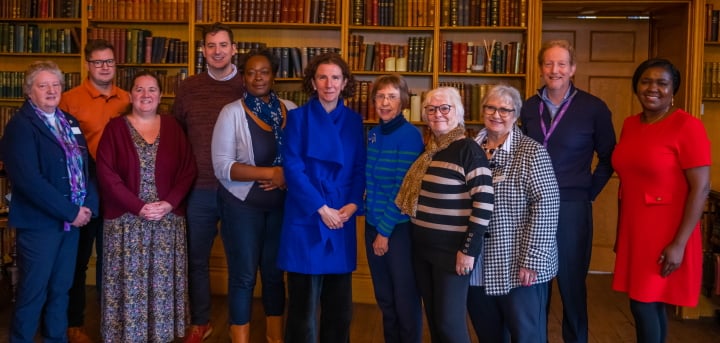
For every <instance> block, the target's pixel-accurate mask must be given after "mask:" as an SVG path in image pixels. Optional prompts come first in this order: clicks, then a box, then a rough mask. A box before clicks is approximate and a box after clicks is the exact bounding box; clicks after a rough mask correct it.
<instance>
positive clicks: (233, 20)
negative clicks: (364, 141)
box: [0, 0, 540, 302]
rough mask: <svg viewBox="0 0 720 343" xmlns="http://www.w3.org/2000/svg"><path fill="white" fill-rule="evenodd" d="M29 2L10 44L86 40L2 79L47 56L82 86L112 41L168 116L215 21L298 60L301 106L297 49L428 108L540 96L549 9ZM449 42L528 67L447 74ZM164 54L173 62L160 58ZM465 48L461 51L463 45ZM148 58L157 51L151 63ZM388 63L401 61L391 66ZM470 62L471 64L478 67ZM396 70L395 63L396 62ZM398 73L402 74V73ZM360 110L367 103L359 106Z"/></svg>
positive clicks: (3, 7)
mask: <svg viewBox="0 0 720 343" xmlns="http://www.w3.org/2000/svg"><path fill="white" fill-rule="evenodd" d="M26 3H30V1H19V0H17V1H14V0H13V1H9V2H3V3H2V4H0V37H3V36H2V34H3V32H6V30H4V29H3V28H4V27H6V26H10V25H20V24H22V25H28V24H35V25H37V26H38V27H39V28H46V27H47V28H54V29H56V30H60V29H68V28H69V29H71V34H72V33H73V32H74V33H75V35H74V36H72V35H71V37H72V38H73V39H74V40H73V44H74V46H75V48H74V50H72V51H69V52H68V51H66V52H65V53H57V52H44V53H24V52H23V53H21V52H8V51H5V50H0V59H1V60H2V63H0V73H5V72H19V73H18V75H21V74H22V71H23V70H24V69H25V67H26V66H27V64H28V63H29V62H31V61H33V60H36V59H41V58H42V59H51V60H54V61H56V62H57V63H58V64H59V65H60V66H61V68H62V69H63V71H65V72H66V73H72V75H75V77H76V78H77V80H78V82H79V80H82V79H83V78H85V77H86V76H87V71H86V70H85V63H84V62H83V61H84V60H85V56H83V52H82V49H81V47H83V46H84V45H85V44H86V43H87V41H88V40H89V39H94V38H96V37H101V38H105V39H108V40H110V41H111V42H113V43H114V45H115V47H116V55H117V56H116V59H118V64H117V74H118V85H120V86H121V87H128V86H127V85H125V84H124V81H123V80H124V79H127V78H130V76H126V77H123V75H132V72H133V71H136V70H140V69H151V70H153V71H157V72H158V73H160V74H161V75H165V84H164V90H165V92H164V93H165V94H164V95H163V102H164V105H166V106H167V107H166V110H167V111H169V108H170V106H171V103H172V101H173V100H174V98H173V93H174V85H176V84H177V82H179V81H180V80H182V79H184V78H185V77H187V76H189V75H193V74H196V73H198V72H201V71H202V68H203V65H204V63H203V62H202V54H201V53H199V52H198V51H197V46H198V45H197V44H199V41H200V40H201V39H202V29H203V28H204V27H206V26H208V25H211V24H212V23H214V22H216V21H221V22H223V23H225V24H227V25H229V26H230V27H231V28H232V29H233V34H234V36H235V37H234V38H235V41H236V43H238V48H239V49H238V50H239V53H243V51H244V49H246V48H247V46H250V47H252V46H253V44H258V45H262V46H266V47H268V48H272V49H273V50H274V51H277V54H278V55H279V56H280V57H282V58H285V55H283V54H284V53H286V52H287V60H286V61H287V62H284V63H287V65H288V66H287V67H288V68H289V69H287V70H286V74H281V75H278V76H277V77H276V84H275V89H276V90H277V91H278V92H279V93H280V94H281V96H282V97H284V98H288V99H291V100H293V101H294V102H296V103H298V104H302V103H303V102H305V98H303V97H302V96H300V94H301V89H302V87H301V80H302V79H301V77H300V76H301V75H299V74H298V73H295V71H296V70H297V68H296V67H295V63H293V62H294V61H293V58H292V57H293V51H294V52H295V54H296V55H297V57H298V59H299V60H300V66H301V68H302V67H303V66H304V63H306V60H307V59H308V55H309V54H312V52H314V51H315V52H317V51H323V49H325V50H329V49H334V50H336V51H339V52H340V53H341V54H342V55H343V56H344V57H345V58H346V60H348V62H349V63H351V65H352V66H353V67H352V70H353V74H354V76H355V77H356V79H357V80H358V81H360V82H364V83H365V89H366V91H368V92H369V90H370V88H369V87H370V86H371V85H370V82H371V81H372V80H373V79H374V78H375V77H376V76H378V75H381V74H386V73H389V72H398V73H400V74H402V75H403V76H404V77H405V78H406V79H407V81H408V83H409V86H410V88H411V91H412V92H413V93H414V94H416V96H417V97H418V99H419V97H420V96H421V95H422V93H423V92H425V91H427V90H429V89H432V88H434V87H437V86H439V85H446V84H452V85H458V87H463V88H464V90H463V94H464V95H465V97H466V98H468V99H471V98H474V99H476V100H475V101H478V100H479V97H480V96H481V94H482V93H481V88H482V85H489V84H496V83H500V82H503V83H509V84H511V85H513V86H515V87H517V88H519V89H520V91H521V93H523V94H529V93H528V90H529V88H528V87H530V85H529V83H528V82H527V81H526V78H527V75H534V74H531V70H528V69H532V68H533V67H532V66H531V63H530V64H529V63H527V61H530V60H531V59H529V58H528V56H530V55H528V54H531V53H534V51H533V49H532V46H528V45H532V41H533V39H536V38H537V37H539V36H540V34H539V33H537V32H536V31H539V21H538V23H537V24H533V23H532V20H533V18H539V16H537V15H535V14H534V12H535V11H538V10H539V4H535V1H532V0H473V1H472V3H473V4H477V5H482V8H484V10H485V11H486V12H485V13H486V14H485V17H482V15H481V13H480V12H479V11H473V9H480V8H481V7H480V6H476V7H477V8H475V7H473V6H470V3H471V1H470V0H348V1H343V0H268V1H257V0H172V1H114V0H52V1H48V3H49V4H50V3H52V4H60V3H68V4H71V5H72V9H73V10H72V11H69V10H68V11H66V12H67V13H72V15H73V16H72V17H71V18H65V17H60V16H58V15H54V14H53V15H50V14H49V13H50V12H52V13H55V10H57V9H56V8H53V11H50V10H49V8H48V11H47V12H48V14H44V15H45V16H44V17H43V16H40V15H35V14H30V13H29V12H28V10H29V6H26ZM19 7H22V9H20V8H19ZM26 7H27V8H26ZM492 9H495V10H496V11H495V12H497V13H496V15H497V20H498V21H497V22H494V21H493V20H492V19H488V18H492V17H490V16H491V14H492V13H495V12H493V10H492ZM446 12H447V13H446ZM483 18H484V19H483ZM358 37H362V45H360V41H358V40H357V39H358ZM163 38H164V40H163V43H162V44H160V43H158V44H159V45H154V41H155V40H156V39H163ZM7 41H8V39H3V38H0V49H1V48H2V46H4V45H6V44H7ZM171 41H172V42H176V44H177V42H179V43H181V44H179V45H176V46H175V49H174V52H173V53H170V50H171V47H172V45H171V44H170V42H171ZM448 41H452V42H453V43H456V42H457V43H465V46H466V48H465V51H467V46H483V47H485V46H486V42H487V43H490V42H497V43H498V44H499V45H496V44H492V46H493V47H494V46H499V47H500V48H501V49H503V50H506V49H510V46H512V45H510V43H511V42H517V45H518V50H512V51H514V52H513V54H512V56H513V57H515V59H514V60H513V62H512V63H510V64H511V65H512V66H515V65H516V64H517V67H516V68H515V67H513V68H509V69H507V70H505V69H503V71H502V72H500V71H499V70H497V69H495V70H492V71H491V70H490V69H489V68H488V69H482V70H480V69H478V68H475V69H473V68H472V66H473V64H476V62H475V60H474V59H473V60H471V59H469V58H468V57H467V55H463V57H461V58H460V60H463V61H465V62H466V64H465V68H464V69H457V70H455V71H452V70H443V69H442V68H443V67H444V65H443V64H442V61H443V59H442V58H441V54H440V52H442V51H444V50H442V48H443V47H445V46H446V45H447V42H448ZM469 43H471V44H469ZM443 44H446V45H443ZM366 45H367V47H369V46H371V45H372V46H373V49H374V48H375V47H376V46H377V47H383V46H388V47H383V48H381V49H378V51H381V50H382V49H386V50H387V51H388V55H384V57H383V59H382V60H380V59H379V58H377V59H376V58H375V57H374V56H373V58H372V59H371V60H368V62H369V64H367V63H366V59H368V57H367V52H368V51H367V50H366V49H365V47H366ZM506 45H507V46H508V47H507V48H506ZM160 46H161V47H162V49H161V50H162V51H163V52H164V53H163V54H160V55H155V54H154V53H155V52H156V51H157V50H158V49H160V48H159V47H160ZM460 46H462V45H458V47H460ZM361 47H362V48H361ZM149 50H150V51H152V52H150V53H149V55H148V51H149ZM473 51H474V50H473ZM508 51H509V50H508ZM450 52H451V53H452V52H453V49H450ZM390 54H392V55H390ZM361 55H362V63H360V56H361ZM477 55H480V54H477ZM507 55H510V54H509V53H508V54H507ZM377 56H379V54H378V55H377ZM483 56H485V55H484V54H483ZM388 57H392V58H391V59H389V60H388V59H387V58H388ZM393 58H394V59H393ZM490 59H492V56H491V57H490ZM237 60H238V59H236V61H237ZM468 61H471V64H470V68H468V65H467V62H468ZM381 62H382V65H381V64H380V63H381ZM386 62H389V63H388V64H387V65H386ZM353 63H355V64H353ZM458 63H460V62H458ZM483 63H488V62H483ZM523 63H525V64H526V65H523ZM393 64H394V69H393V68H391V66H393ZM488 65H489V64H488ZM7 75H10V74H0V76H2V79H3V80H6V79H12V78H13V77H15V78H17V77H18V76H13V77H5V76H7ZM20 78H22V77H21V76H20ZM73 85H74V84H73ZM3 86H6V85H3ZM6 88H7V87H2V88H0V89H2V90H5V89H6ZM361 88H362V87H359V89H361ZM485 88H486V87H485ZM16 91H17V90H16ZM358 93H360V92H358ZM366 94H367V93H366ZM358 97H361V94H358ZM350 100H352V99H350ZM22 101H23V99H22V95H21V93H20V95H18V94H17V93H13V96H9V97H4V96H0V106H9V107H17V106H19V105H20V104H21V102H22ZM356 101H360V99H358V100H356ZM363 101H364V102H365V106H363V107H364V108H365V112H366V113H367V112H368V111H370V112H371V113H372V112H374V111H372V108H371V107H370V106H368V105H369V101H370V99H369V97H365V98H364V99H363V100H362V101H360V102H363ZM357 105H358V106H359V103H358V104H357ZM466 107H467V110H466V111H467V112H468V113H470V112H472V110H471V109H472V108H474V107H473V105H472V102H467V103H466ZM475 112H477V113H479V111H475ZM416 114H417V113H416ZM416 118H417V119H416V120H414V121H413V122H414V123H415V124H417V125H418V126H419V127H421V129H426V128H424V127H423V126H422V123H421V122H420V121H419V115H418V116H417V117H416ZM477 119H478V118H475V120H472V118H466V123H467V124H468V126H474V127H475V128H478V127H479V126H480V125H481V122H480V121H479V120H477ZM376 123H377V120H376V119H370V118H369V119H368V120H367V121H366V126H367V127H370V126H372V125H374V124H376ZM358 220H359V221H360V222H359V225H362V220H363V218H359V219H358ZM359 232H360V233H361V232H362V230H359ZM358 242H359V244H363V242H364V239H363V236H362V235H359V236H358ZM364 251H365V249H364V247H360V249H358V252H359V256H358V270H357V271H356V272H355V274H354V280H355V289H356V291H355V292H354V296H355V300H356V301H360V302H374V296H373V294H372V285H371V279H370V274H369V269H368V267H367V265H366V258H365V256H364ZM211 262H212V265H213V269H212V271H211V274H212V275H211V277H212V278H213V287H215V288H214V289H213V291H215V292H218V293H222V292H224V291H226V290H225V289H224V287H226V282H225V281H224V280H225V277H226V267H225V261H224V255H223V253H222V244H215V248H214V250H213V255H212V256H211ZM91 266H92V263H91ZM92 273H93V271H90V274H89V275H88V280H93V275H92Z"/></svg>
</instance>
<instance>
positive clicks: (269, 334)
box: [265, 316, 283, 343]
mask: <svg viewBox="0 0 720 343" xmlns="http://www.w3.org/2000/svg"><path fill="white" fill-rule="evenodd" d="M265 323H266V325H265V338H267V341H268V343H283V317H282V316H268V317H266V318H265Z"/></svg>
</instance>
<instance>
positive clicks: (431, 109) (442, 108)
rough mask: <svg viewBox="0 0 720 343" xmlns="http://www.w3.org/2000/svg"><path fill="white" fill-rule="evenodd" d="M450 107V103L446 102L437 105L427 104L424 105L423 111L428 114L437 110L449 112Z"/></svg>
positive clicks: (442, 112)
mask: <svg viewBox="0 0 720 343" xmlns="http://www.w3.org/2000/svg"><path fill="white" fill-rule="evenodd" d="M451 108H452V105H448V104H442V105H439V106H433V105H427V106H425V113H427V114H428V115H434V114H436V113H437V112H440V113H441V114H448V113H450V109H451Z"/></svg>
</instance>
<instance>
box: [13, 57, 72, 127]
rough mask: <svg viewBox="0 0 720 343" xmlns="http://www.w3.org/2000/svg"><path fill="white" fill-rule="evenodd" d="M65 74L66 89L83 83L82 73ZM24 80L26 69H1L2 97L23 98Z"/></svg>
mask: <svg viewBox="0 0 720 343" xmlns="http://www.w3.org/2000/svg"><path fill="white" fill-rule="evenodd" d="M63 76H64V79H65V87H64V88H63V90H64V91H65V90H68V89H70V88H73V87H75V86H77V85H79V84H80V83H81V80H80V73H63ZM24 82H25V72H24V71H0V98H7V99H22V98H23V97H24V96H25V95H24V94H23V84H24ZM2 127H5V125H3V126H2Z"/></svg>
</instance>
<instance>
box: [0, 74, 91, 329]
mask: <svg viewBox="0 0 720 343" xmlns="http://www.w3.org/2000/svg"><path fill="white" fill-rule="evenodd" d="M63 83H64V77H63V74H62V72H61V71H60V68H58V66H57V64H55V63H54V62H50V61H38V62H33V63H32V64H31V65H30V66H29V67H28V69H27V71H26V72H25V82H24V83H23V92H24V93H25V95H26V97H27V100H26V101H25V103H24V104H23V105H22V107H21V108H20V109H19V110H18V112H17V113H16V114H15V115H14V116H13V117H12V119H10V122H8V124H7V127H6V128H5V135H4V136H3V139H2V158H3V162H4V164H5V170H6V171H7V174H8V176H9V178H10V182H11V183H12V191H13V193H12V194H13V196H12V201H11V203H10V215H9V222H10V225H11V226H12V227H14V228H15V229H16V230H17V231H16V232H17V236H16V242H17V254H18V258H17V260H18V267H19V280H18V288H17V300H16V303H15V312H14V315H13V321H12V324H11V328H10V342H11V343H31V342H34V336H35V333H36V331H37V329H38V326H40V325H41V326H42V327H41V330H40V332H41V335H42V336H43V341H45V342H65V341H67V337H66V330H67V325H68V321H67V307H68V292H69V291H70V286H72V282H73V275H74V272H75V258H76V257H77V247H78V240H79V238H80V230H82V229H81V228H80V227H82V226H85V224H87V223H88V221H90V218H91V217H92V216H93V215H96V214H97V213H98V196H97V191H96V188H95V185H94V183H93V180H91V179H90V178H89V174H88V162H89V161H88V156H89V155H88V149H87V143H86V142H85V138H84V137H83V135H82V133H81V132H80V126H79V125H78V121H77V120H76V119H75V118H73V117H72V116H70V115H69V114H67V113H64V112H63V111H61V110H60V109H59V108H58V104H59V103H60V98H61V95H62V94H61V93H62V89H63ZM41 320H42V324H41V323H40V322H41Z"/></svg>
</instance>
